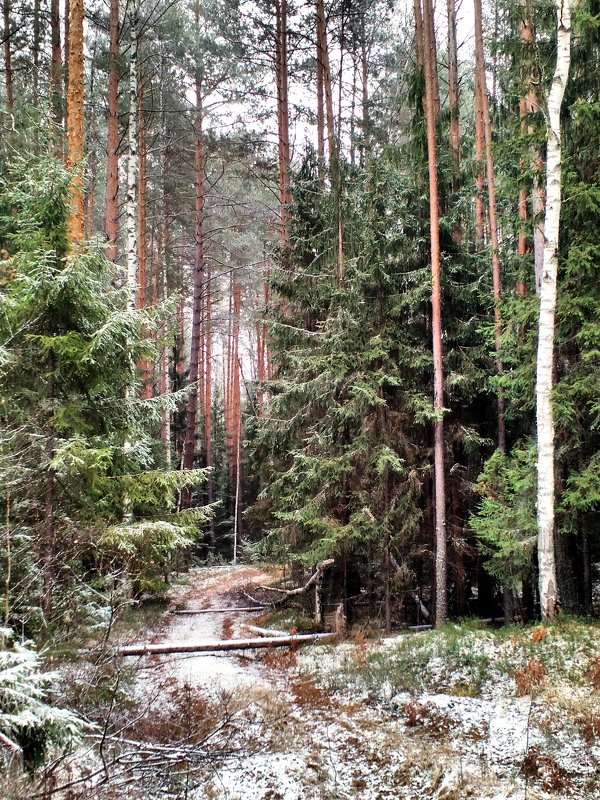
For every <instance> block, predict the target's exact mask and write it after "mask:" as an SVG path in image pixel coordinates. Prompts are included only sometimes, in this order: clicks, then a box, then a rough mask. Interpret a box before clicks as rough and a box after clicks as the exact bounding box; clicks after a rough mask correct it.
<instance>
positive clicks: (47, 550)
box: [41, 352, 56, 621]
mask: <svg viewBox="0 0 600 800" xmlns="http://www.w3.org/2000/svg"><path fill="white" fill-rule="evenodd" d="M55 369H56V356H55V355H54V353H53V352H51V353H50V355H49V356H48V382H47V386H46V396H47V398H48V401H49V403H52V401H53V400H54V388H55V387H54V371H55ZM52 413H53V412H52V410H50V412H49V417H51V416H52ZM54 447H55V434H54V430H53V428H52V426H51V425H50V422H48V423H47V435H46V459H47V462H48V463H47V465H46V472H45V477H44V531H43V534H42V547H41V572H42V601H41V606H42V613H43V615H44V619H45V620H46V621H49V620H50V618H51V617H52V611H53V590H54V572H55V564H54V560H55V548H56V530H55V526H56V520H55V510H54V505H55V490H56V473H55V471H54V469H53V468H52V467H51V466H50V465H51V462H52V459H53V458H54Z"/></svg>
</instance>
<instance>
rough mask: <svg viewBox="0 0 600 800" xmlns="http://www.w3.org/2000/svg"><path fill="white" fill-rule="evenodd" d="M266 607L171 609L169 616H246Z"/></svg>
mask: <svg viewBox="0 0 600 800" xmlns="http://www.w3.org/2000/svg"><path fill="white" fill-rule="evenodd" d="M267 608H268V606H243V607H242V608H182V609H172V610H171V611H170V612H169V613H170V614H181V615H185V614H242V613H244V614H247V613H249V612H250V611H264V610H265V609H267Z"/></svg>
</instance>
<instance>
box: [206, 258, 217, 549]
mask: <svg viewBox="0 0 600 800" xmlns="http://www.w3.org/2000/svg"><path fill="white" fill-rule="evenodd" d="M204 303H205V306H206V322H205V329H204V338H205V344H206V359H205V375H204V391H205V395H204V452H205V454H206V466H207V468H208V469H209V470H210V471H209V473H208V477H207V479H206V499H207V500H208V503H209V505H210V504H211V503H212V502H213V501H214V482H213V475H212V467H213V456H212V276H211V270H210V266H208V268H207V270H206V289H205V293H204ZM209 537H210V546H211V548H212V549H213V550H214V549H215V523H214V520H213V518H212V517H211V518H210V520H209Z"/></svg>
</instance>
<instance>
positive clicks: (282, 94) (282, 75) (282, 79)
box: [275, 0, 292, 267]
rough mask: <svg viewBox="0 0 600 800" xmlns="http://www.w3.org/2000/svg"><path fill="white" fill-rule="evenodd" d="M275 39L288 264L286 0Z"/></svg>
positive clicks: (280, 1) (279, 0)
mask: <svg viewBox="0 0 600 800" xmlns="http://www.w3.org/2000/svg"><path fill="white" fill-rule="evenodd" d="M275 14H276V41H275V74H276V81H277V127H278V130H279V137H278V138H279V141H278V160H279V204H280V214H281V222H280V241H281V250H282V254H283V260H284V263H285V264H286V266H288V267H289V266H290V265H289V234H290V231H289V228H290V219H291V217H290V210H289V206H290V203H291V201H292V197H291V193H290V174H289V170H290V163H291V150H290V122H289V99H288V29H287V14H288V6H287V0H276V2H275Z"/></svg>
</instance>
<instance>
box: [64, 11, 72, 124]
mask: <svg viewBox="0 0 600 800" xmlns="http://www.w3.org/2000/svg"><path fill="white" fill-rule="evenodd" d="M64 7H65V74H64V86H65V88H64V92H65V111H64V113H65V119H68V118H69V66H70V65H69V52H70V50H71V40H70V33H69V29H70V27H71V1H70V0H64Z"/></svg>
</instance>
